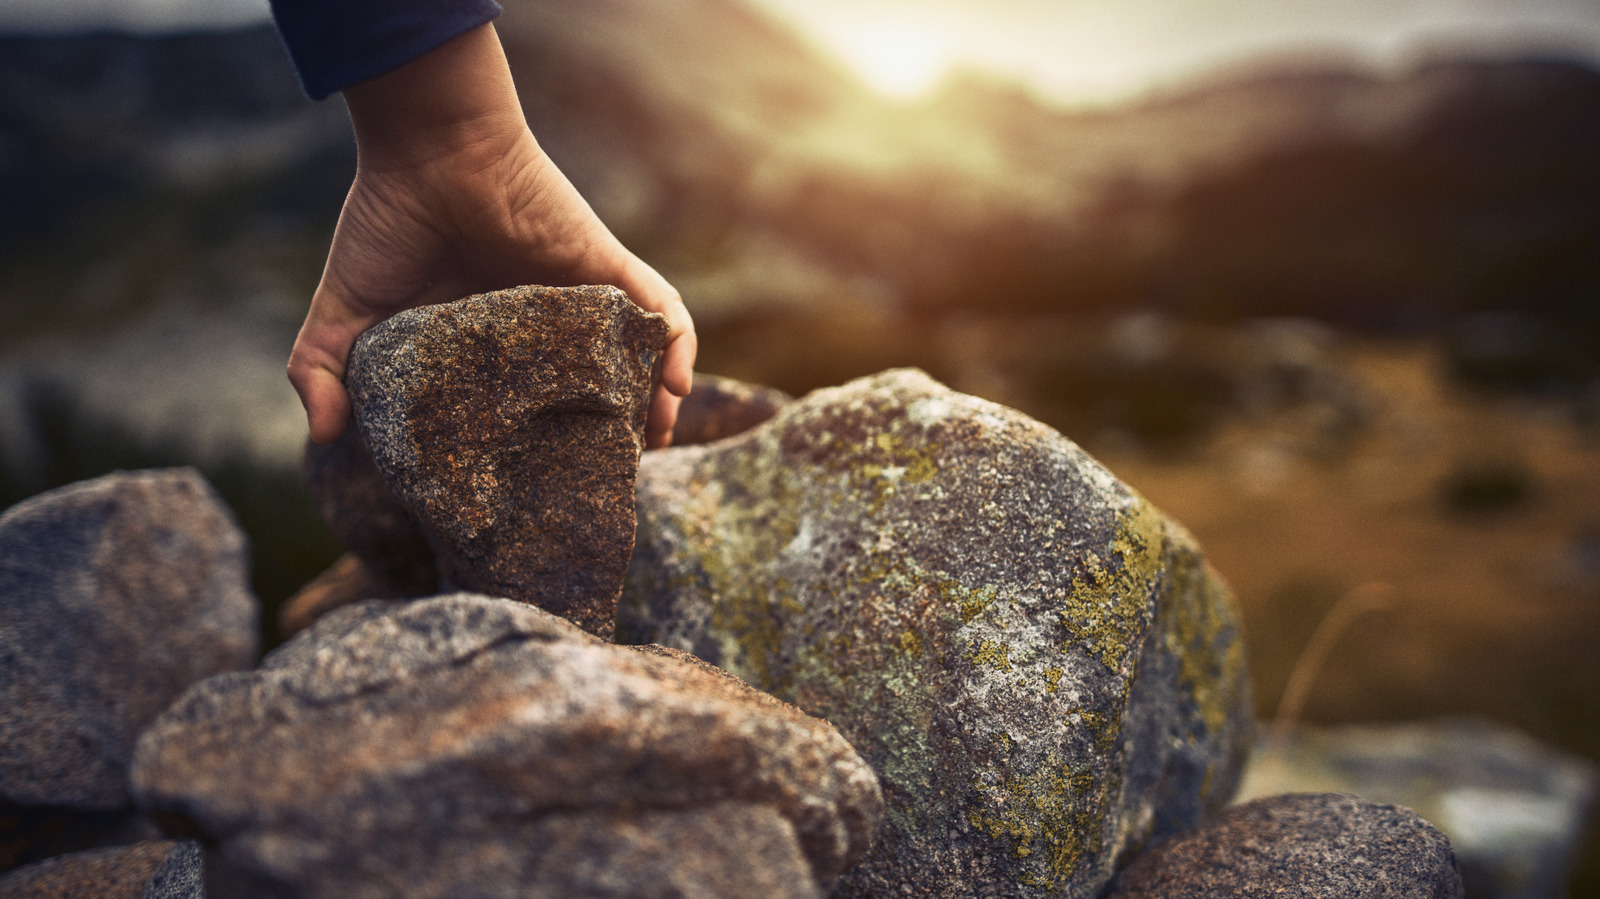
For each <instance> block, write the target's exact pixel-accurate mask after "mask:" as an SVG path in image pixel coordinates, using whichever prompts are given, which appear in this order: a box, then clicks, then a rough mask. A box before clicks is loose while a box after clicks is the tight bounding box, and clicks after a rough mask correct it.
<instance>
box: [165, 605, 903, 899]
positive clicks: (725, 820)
mask: <svg viewBox="0 0 1600 899" xmlns="http://www.w3.org/2000/svg"><path fill="white" fill-rule="evenodd" d="M133 783H134V792H135V795H136V797H137V799H138V801H139V802H140V804H141V806H143V807H144V808H146V809H148V810H151V811H152V812H161V813H174V812H175V813H178V814H181V815H182V816H183V817H185V818H187V819H188V820H190V821H193V822H195V823H196V824H197V825H198V826H199V827H200V828H202V829H203V830H204V831H205V833H206V834H207V835H208V836H209V837H210V838H211V839H212V840H214V841H216V842H217V844H218V845H219V847H220V850H221V852H222V854H223V855H224V856H225V857H226V858H227V860H228V861H229V862H230V863H231V864H232V865H233V866H235V867H236V868H238V869H239V870H240V871H243V872H245V873H246V874H247V875H249V876H251V877H254V878H257V879H258V880H259V881H262V882H269V883H276V884H278V885H280V886H281V887H284V888H286V889H289V890H293V891H296V892H298V893H299V894H301V895H304V896H329V897H333V896H339V897H363V896H388V895H395V893H396V891H397V890H398V892H399V893H400V894H403V895H406V896H415V897H422V896H439V897H446V896H462V895H472V896H523V895H532V896H565V895H585V896H624V895H626V896H676V895H702V894H709V895H778V896H796V897H800V896H816V895H821V894H824V893H825V892H826V890H827V888H828V886H829V885H830V884H831V883H832V881H833V879H834V878H835V877H836V876H837V875H838V874H839V872H840V871H841V870H843V869H844V868H845V867H846V866H847V865H849V864H850V863H851V862H852V861H854V860H855V859H857V858H859V857H860V855H861V854H862V853H863V852H864V851H865V849H866V847H867V844H868V842H869V841H870V839H871V836H872V834H873V832H874V830H875V829H876V826H877V824H878V822H879V820H880V818H881V814H882V798H881V794H880V793H879V791H878V786H877V782H876V780H875V778H874V777H873V774H872V771H871V769H870V768H868V767H867V765H866V764H865V763H864V762H863V761H862V760H861V759H860V758H859V757H858V756H857V755H856V754H855V753H854V751H852V750H851V748H850V746H849V745H848V744H847V743H846V742H845V741H844V740H843V739H842V738H841V737H840V736H839V735H838V733H837V732H836V731H835V730H834V729H833V728H832V727H831V726H830V725H828V724H827V723H826V722H823V721H820V720H817V719H814V718H810V717H808V716H806V715H804V714H803V713H801V712H800V711H799V710H797V709H795V708H794V707H792V706H788V705H785V704H783V703H781V702H779V701H778V700H776V699H773V698H772V697H770V696H766V695H764V694H762V693H759V692H757V691H755V690H753V689H751V688H749V687H747V686H745V685H744V684H742V683H740V682H738V681H737V680H736V679H734V678H732V677H730V676H728V675H726V674H724V673H722V672H720V671H716V670H715V669H712V668H710V667H709V666H705V665H704V664H703V663H700V662H698V661H695V660H692V659H689V658H688V657H686V656H684V655H683V654H681V653H677V652H675V651H672V650H666V649H661V648H654V649H646V650H644V651H641V650H639V649H635V648H631V647H620V646H614V645H610V644H606V643H603V642H601V641H599V640H598V639H596V638H594V637H592V636H589V635H588V634H585V633H584V632H582V631H580V630H579V629H577V628H576V627H575V626H573V625H571V624H569V623H567V622H565V621H562V620H560V619H558V618H555V617H553V616H551V615H549V614H547V613H545V612H543V611H541V610H538V609H535V608H533V607H530V606H528V605H525V604H521V603H516V602H512V601H508V600H503V599H491V598H488V597H482V596H473V595H469V594H453V595H449V596H443V597H436V598H430V599H422V600H414V601H410V602H405V603H388V602H379V601H373V602H366V603H361V604H357V605H352V606H346V607H344V608H341V609H338V610H337V611H334V612H332V613H330V614H329V615H327V616H325V617H324V618H322V619H321V620H320V621H318V622H317V623H316V624H315V625H313V626H312V627H311V628H310V629H309V630H307V631H305V632H304V633H303V634H301V635H300V636H299V637H297V638H295V639H294V640H292V641H290V642H289V643H287V644H285V645H284V646H282V647H280V648H279V649H277V650H275V651H274V652H273V653H272V654H271V655H269V656H268V657H267V659H266V660H265V661H264V662H263V664H262V666H261V668H260V669H259V670H257V671H255V672H250V673H239V674H228V675H223V676H220V677H216V678H212V679H211V680H209V681H206V682H205V683H204V684H201V685H199V686H197V687H196V688H195V689H193V690H191V691H190V692H189V693H188V694H187V695H186V696H185V697H184V698H183V700H181V701H180V702H179V703H178V704H177V705H175V706H174V707H173V708H172V710H171V711H169V712H168V713H167V714H166V715H165V716H163V717H162V718H161V720H159V721H158V722H157V723H156V724H155V725H154V726H152V727H151V728H150V729H149V730H148V731H147V732H146V734H145V735H144V737H143V738H142V739H141V741H140V744H139V749H138V754H137V758H136V760H135V763H134V769H133ZM397 884H403V885H404V887H403V888H401V887H397V886H396V885H397ZM697 884H699V885H702V886H704V889H706V890H712V892H710V893H703V892H701V886H696V885H697Z"/></svg>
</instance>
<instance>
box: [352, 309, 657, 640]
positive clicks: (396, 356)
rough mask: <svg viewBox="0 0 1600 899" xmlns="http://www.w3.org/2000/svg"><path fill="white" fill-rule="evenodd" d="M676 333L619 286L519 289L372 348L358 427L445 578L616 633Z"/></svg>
mask: <svg viewBox="0 0 1600 899" xmlns="http://www.w3.org/2000/svg"><path fill="white" fill-rule="evenodd" d="M666 334H667V324H666V319H664V318H663V317H661V316H659V315H654V314H652V313H647V312H644V311H642V310H640V309H639V308H638V307H637V306H635V305H633V303H631V302H629V301H628V298H627V296H626V295H625V294H623V293H622V292H621V291H619V290H616V289H615V288H611V287H573V288H561V289H558V288H547V287H519V288H515V289H512V290H504V291H499V292H497V293H490V294H483V295H480V296H474V297H468V298H467V299H464V300H460V301H457V302H455V303H447V304H444V305H440V306H426V307H422V308H418V309H411V310H408V311H406V312H402V313H400V314H399V315H396V316H394V317H393V318H390V319H388V320H387V321H384V322H382V323H380V324H378V325H376V326H374V327H373V328H372V329H371V330H369V331H367V332H366V333H365V334H363V335H362V336H361V339H360V340H358V341H357V343H356V346H355V349H354V350H353V351H352V352H351V354H350V368H349V372H348V373H347V375H346V377H345V383H346V386H347V387H348V388H349V391H350V399H351V403H352V404H353V406H354V407H355V417H356V421H357V423H358V425H359V427H360V429H361V434H362V437H363V438H364V439H365V441H366V444H367V447H368V448H369V449H370V450H371V452H372V456H373V459H374V461H376V462H377V464H378V468H379V469H380V470H381V471H382V472H383V473H384V476H385V477H386V478H387V479H388V482H389V485H390V487H391V488H393V489H394V491H395V493H396V495H398V496H399V497H400V500H401V502H402V503H404V505H405V507H406V509H407V510H408V511H409V512H410V513H411V515H412V516H413V517H414V518H415V519H416V520H417V522H418V523H420V524H421V525H422V527H423V530H424V532H425V533H426V534H427V535H428V540H429V542H430V543H431V544H432V546H433V549H434V551H435V553H436V554H437V556H438V564H439V569H440V573H441V575H442V576H443V577H444V578H445V579H446V580H448V581H449V582H450V583H451V584H453V585H455V586H457V587H462V588H467V589H472V590H476V591H479V592H483V593H488V594H491V595H494V596H504V597H509V598H511V599H516V600H519V601H522V602H528V603H532V604H533V605H536V606H539V607H541V608H544V609H548V610H550V611H552V612H555V613H556V614H558V615H561V616H563V617H565V618H568V619H569V620H572V621H574V622H576V623H577V624H578V625H579V626H580V627H583V628H584V629H585V630H588V631H589V632H590V633H593V634H597V635H599V636H601V637H609V636H610V635H611V632H612V628H613V620H614V614H615V605H616V597H617V594H618V592H619V591H620V589H621V585H622V577H623V573H624V572H625V570H626V568H627V564H628V557H629V554H630V553H631V552H632V549H633V533H634V517H633V516H634V510H633V503H632V497H633V480H634V475H635V473H636V471H637V469H638V460H639V452H640V450H641V448H642V446H643V439H644V436H643V435H644V423H645V414H646V412H647V410H648V404H649V392H650V376H651V367H652V366H653V365H654V363H655V359H656V356H657V354H658V353H659V352H660V349H661V347H662V345H663V344H664V343H665V341H666Z"/></svg>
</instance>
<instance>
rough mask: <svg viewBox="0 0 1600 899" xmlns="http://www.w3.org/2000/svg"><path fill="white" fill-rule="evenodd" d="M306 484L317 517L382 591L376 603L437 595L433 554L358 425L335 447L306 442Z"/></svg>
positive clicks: (337, 441)
mask: <svg viewBox="0 0 1600 899" xmlns="http://www.w3.org/2000/svg"><path fill="white" fill-rule="evenodd" d="M305 471H306V484H307V486H309V487H310V488H311V496H312V498H313V499H314V500H315V501H316V504H317V511H318V512H319V513H320V514H321V515H322V520H323V521H325V522H327V523H328V529H329V530H331V531H333V533H334V536H336V537H338V538H339V541H340V542H341V543H343V544H344V545H345V546H347V547H349V548H350V551H351V552H352V553H354V554H355V555H356V557H357V558H359V559H360V560H361V562H362V565H363V568H364V569H365V570H366V571H367V572H368V573H369V574H370V575H371V576H372V577H373V578H375V579H376V580H377V582H378V583H379V584H381V585H382V588H383V592H382V593H375V594H372V596H367V597H362V598H363V599H372V598H375V597H377V598H385V599H387V598H398V597H402V596H427V595H429V594H431V593H436V592H438V589H439V569H438V568H437V567H436V566H435V564H434V559H433V549H432V548H431V547H429V546H428V538H427V537H426V536H425V535H424V534H423V533H422V528H421V527H419V526H418V525H417V523H416V521H415V520H413V519H412V517H411V514H410V513H409V512H407V511H406V507H405V505H404V504H402V503H401V502H400V498H399V497H397V496H395V495H394V491H393V490H391V489H389V484H388V482H387V481H385V480H384V477H383V473H382V472H380V471H379V470H378V466H377V465H376V464H375V463H374V462H373V461H372V455H371V454H370V453H368V452H367V446H366V444H365V443H363V442H362V440H361V433H360V431H359V430H357V428H356V423H355V421H353V420H352V421H351V422H350V424H349V425H348V426H347V427H346V428H345V429H344V433H343V434H341V435H339V439H338V440H335V441H334V442H333V443H329V444H321V443H317V442H315V441H311V440H307V441H306V450H305Z"/></svg>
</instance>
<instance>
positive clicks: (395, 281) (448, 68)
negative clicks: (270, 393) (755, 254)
mask: <svg viewBox="0 0 1600 899" xmlns="http://www.w3.org/2000/svg"><path fill="white" fill-rule="evenodd" d="M344 95H345V100H346V102H347V103H348V104H349V107H350V117H351V121H352V122H353V123H354V124H355V130H356V145H357V157H358V158H357V165H356V177H355V181H354V183H353V184H352V185H351V187H350V194H349V196H348V197H346V199H345V204H344V210H343V211H342V212H341V213H340V215H339V224H338V226H337V227H336V228H335V230H334V234H333V244H332V246H331V247H330V249H329V251H328V262H327V265H326V267H325V268H324V269H323V273H322V281H321V283H319V284H318V285H317V290H316V293H315V294H314V295H313V296H312V299H311V309H310V312H309V313H308V314H307V315H306V321H305V324H304V325H303V326H302V327H301V329H300V334H299V336H298V337H297V338H296V339H295V344H294V349H293V351H292V352H291V353H290V355H289V380H290V381H291V382H292V383H293V384H294V387H295V390H296V391H298V392H299V394H300V401H301V403H302V404H304V406H305V408H306V417H307V420H308V421H309V423H310V427H311V438H312V439H313V440H315V441H317V442H319V443H328V442H331V441H332V440H334V439H336V438H337V437H338V436H339V434H340V433H341V432H343V430H344V427H345V424H346V422H347V421H348V420H349V417H350V400H349V397H348V396H347V395H346V394H345V390H344V383H343V377H344V370H345V364H346V361H347V359H348V357H349V354H350V348H351V347H352V346H354V345H355V341H356V338H357V337H359V336H360V335H361V332H362V331H365V330H366V329H367V328H369V327H371V326H372V325H374V324H376V323H378V322H379V321H382V320H383V319H385V318H387V317H389V316H391V315H393V314H395V313H396V312H399V311H401V310H404V309H409V308H411V307H414V306H421V305H426V304H430V303H443V302H449V301H452V300H457V299H460V298H461V297H464V296H468V295H470V294H474V293H483V292H486V291H489V290H497V289H501V288H506V287H514V286H517V285H520V284H546V285H552V286H572V285H578V284H609V285H612V286H615V287H619V288H621V289H622V290H623V291H624V292H626V293H627V294H628V297H629V298H630V299H632V300H633V302H634V303H636V304H637V305H638V306H640V307H641V308H643V309H645V310H647V311H650V312H659V313H661V314H662V315H664V316H666V318H667V325H668V332H667V345H666V348H665V350H664V351H663V354H662V358H661V362H660V367H659V372H660V379H659V382H658V383H657V384H656V386H655V388H654V391H653V392H652V394H651V398H650V412H649V419H648V422H647V424H646V426H645V443H646V445H647V446H651V447H657V446H665V445H667V444H668V443H670V442H671V439H672V426H673V424H674V423H675V421H676V420H677V414H678V404H679V402H680V400H681V398H682V397H684V396H686V395H687V394H688V393H689V387H690V381H691V379H692V376H693V369H694V359H695V350H696V341H695V333H694V322H693V321H692V320H691V319H690V317H689V312H688V309H687V308H685V307H684V305H683V300H682V298H681V297H679V295H678V292H677V291H676V290H674V289H673V288H672V286H671V285H670V284H668V283H667V281H666V279H664V278H662V277H661V276H660V275H659V274H657V273H656V272H655V270H653V269H651V268H650V267H649V266H648V265H646V264H645V263H644V262H643V261H642V260H640V259H639V258H638V257H637V256H635V255H633V254H632V253H630V252H629V251H628V250H627V249H626V248H624V247H623V246H622V244H621V243H620V242H619V241H618V240H617V239H616V237H614V236H613V235H612V234H611V232H610V231H609V230H608V229H607V228H606V226H605V225H604V224H603V223H602V222H601V221H600V219H599V218H598V217H597V216H596V215H595V214H594V211H593V210H592V209H591V208H590V207H589V204H588V203H587V202H585V201H584V199H583V197H581V196H580V195H579V194H578V192H577V190H576V189H575V188H574V187H573V186H572V184H571V182H569V181H568V180H567V179H566V176H564V175H563V174H562V173H561V172H560V170H559V169H557V168H556V166H555V164H554V163H553V162H552V161H551V160H550V158H549V157H548V156H546V155H545V154H544V151H543V150H541V149H540V147H539V145H538V143H537V142H536V141H535V140H534V137H533V134H532V132H530V131H529V130H528V126H527V122H526V121H525V120H524V118H523V116H522V110H521V106H520V105H519V104H518V102H517V97H516V89H515V87H514V86H513V85H512V83H511V76H510V71H509V69H507V68H506V65H505V55H504V53H503V52H502V51H501V49H500V42H499V38H498V37H497V36H496V35H495V33H494V30H493V26H489V25H484V26H482V27H480V28H477V29H474V30H473V31H470V32H467V33H466V34H464V35H462V36H461V37H459V38H456V39H455V40H453V41H451V42H450V43H447V44H445V45H444V46H443V47H440V48H438V49H437V50H434V51H432V52H431V53H428V54H426V55H424V56H422V57H419V58H418V59H416V60H413V61H412V62H410V63H408V64H406V65H404V66H402V67H400V68H399V69H396V70H394V71H393V72H390V73H388V74H386V75H382V76H379V77H378V78H374V79H372V80H371V81H367V82H363V83H362V84H358V85H354V86H352V87H350V88H347V89H346V90H345V91H344Z"/></svg>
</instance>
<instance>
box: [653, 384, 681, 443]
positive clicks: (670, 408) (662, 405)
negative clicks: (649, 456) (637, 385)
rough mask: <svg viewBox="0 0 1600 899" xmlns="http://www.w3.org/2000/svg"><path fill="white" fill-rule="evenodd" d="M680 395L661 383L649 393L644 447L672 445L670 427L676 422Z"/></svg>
mask: <svg viewBox="0 0 1600 899" xmlns="http://www.w3.org/2000/svg"><path fill="white" fill-rule="evenodd" d="M682 402H683V399H682V398H681V397H678V396H675V395H674V394H673V393H672V391H670V390H668V389H666V387H665V386H663V385H659V384H658V385H656V387H655V389H654V390H653V391H652V392H651V394H650V413H649V418H648V419H647V420H646V421H645V426H644V445H645V448H646V449H661V448H662V447H665V446H671V445H672V428H673V426H674V425H676V424H677V423H678V406H679V404H681V403H682Z"/></svg>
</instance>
